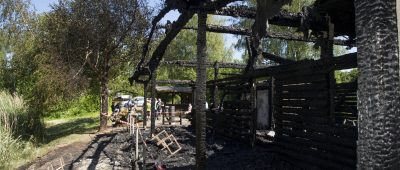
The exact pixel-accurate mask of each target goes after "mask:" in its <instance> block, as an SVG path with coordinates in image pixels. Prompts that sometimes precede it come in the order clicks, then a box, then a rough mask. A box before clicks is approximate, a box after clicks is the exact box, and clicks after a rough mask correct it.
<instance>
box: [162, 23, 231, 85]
mask: <svg viewBox="0 0 400 170" xmlns="http://www.w3.org/2000/svg"><path fill="white" fill-rule="evenodd" d="M207 22H208V23H209V24H222V23H223V22H225V21H224V20H222V19H218V18H217V17H214V16H212V15H209V16H208V19H207ZM187 25H190V26H196V25H197V15H195V16H194V17H193V18H192V19H191V20H190V21H189V23H188V24H187ZM196 39H197V31H194V30H182V31H181V32H180V33H179V34H178V35H177V37H176V38H175V39H174V40H173V41H172V42H171V44H170V45H169V47H168V48H167V51H166V54H165V56H164V60H165V61H170V60H186V61H195V60H196V56H197V51H196V49H197V45H196ZM224 42H225V40H224V37H223V35H222V34H216V33H207V59H208V61H209V62H215V61H219V62H232V49H229V48H226V47H225V46H224ZM213 74H214V73H213V70H212V69H208V70H207V75H208V78H209V79H211V78H212V77H213ZM157 77H158V79H162V80H168V79H170V80H195V79H196V70H195V68H187V67H179V66H171V65H162V66H161V68H159V69H158V74H157Z"/></svg>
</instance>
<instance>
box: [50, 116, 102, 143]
mask: <svg viewBox="0 0 400 170" xmlns="http://www.w3.org/2000/svg"><path fill="white" fill-rule="evenodd" d="M45 122H46V136H45V139H46V142H47V143H48V142H51V141H53V140H55V139H58V138H62V137H65V136H68V135H71V134H84V133H88V132H95V131H96V130H97V129H98V127H99V124H100V120H99V116H98V112H92V113H87V114H84V115H79V116H76V117H67V118H62V119H54V118H52V119H47V120H45Z"/></svg>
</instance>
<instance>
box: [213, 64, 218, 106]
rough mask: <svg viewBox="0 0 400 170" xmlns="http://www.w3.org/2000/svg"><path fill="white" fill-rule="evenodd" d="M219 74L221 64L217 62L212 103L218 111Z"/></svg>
mask: <svg viewBox="0 0 400 170" xmlns="http://www.w3.org/2000/svg"><path fill="white" fill-rule="evenodd" d="M218 74H219V64H218V62H217V61H216V62H215V63H214V85H213V92H212V96H213V97H212V100H213V101H212V103H213V104H214V108H212V109H216V108H218V105H219V104H218V102H219V101H218V85H217V80H218Z"/></svg>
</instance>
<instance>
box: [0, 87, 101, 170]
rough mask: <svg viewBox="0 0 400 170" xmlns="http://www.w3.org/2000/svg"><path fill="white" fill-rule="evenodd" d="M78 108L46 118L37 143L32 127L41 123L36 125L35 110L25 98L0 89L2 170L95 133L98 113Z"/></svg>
mask: <svg viewBox="0 0 400 170" xmlns="http://www.w3.org/2000/svg"><path fill="white" fill-rule="evenodd" d="M76 109H77V108H74V110H71V111H70V110H67V111H64V113H63V114H62V115H66V116H57V117H54V116H50V117H45V118H44V125H43V124H42V125H40V126H45V129H44V135H43V140H41V141H40V142H38V141H37V140H36V138H35V137H34V136H33V135H32V134H34V132H33V131H30V130H32V128H30V127H37V126H39V125H33V123H35V122H32V119H31V117H32V115H31V114H32V113H30V112H29V108H28V107H27V106H26V104H25V102H24V101H23V99H22V98H20V97H18V96H16V95H14V96H13V95H10V94H8V93H6V92H0V139H1V140H0V169H15V168H17V167H19V166H21V165H23V164H26V163H28V162H31V161H33V160H34V159H36V158H37V157H40V156H43V155H44V154H46V153H47V152H49V151H51V150H53V149H55V148H56V147H57V146H65V145H68V144H71V143H74V142H77V141H79V140H80V138H81V137H82V135H87V134H88V133H94V132H96V131H97V129H98V125H99V118H98V112H96V111H94V112H86V111H82V112H80V113H79V114H76ZM69 112H72V113H69ZM55 114H57V113H55ZM58 114H59V115H60V113H58Z"/></svg>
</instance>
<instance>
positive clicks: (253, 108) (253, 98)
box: [250, 79, 257, 147]
mask: <svg viewBox="0 0 400 170" xmlns="http://www.w3.org/2000/svg"><path fill="white" fill-rule="evenodd" d="M250 86H251V98H250V100H251V101H250V102H251V139H250V145H251V147H254V145H255V141H256V132H257V101H256V100H257V96H256V95H257V89H256V84H255V80H254V79H253V80H251V81H250Z"/></svg>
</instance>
